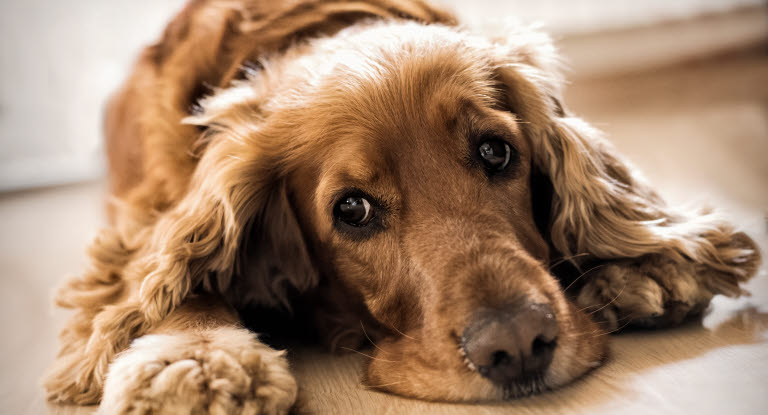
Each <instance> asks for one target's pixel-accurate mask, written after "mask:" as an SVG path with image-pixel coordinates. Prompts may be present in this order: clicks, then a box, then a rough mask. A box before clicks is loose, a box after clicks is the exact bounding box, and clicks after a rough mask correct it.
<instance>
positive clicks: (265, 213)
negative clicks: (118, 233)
mask: <svg viewBox="0 0 768 415" xmlns="http://www.w3.org/2000/svg"><path fill="white" fill-rule="evenodd" d="M241 92H242V91H241ZM237 93H238V92H237V91H235V92H234V94H235V95H236V94H237ZM217 99H227V98H226V95H224V96H223V97H217ZM219 109H220V110H219ZM248 117H250V119H248ZM246 120H247V122H246ZM257 120H258V117H257V116H256V114H253V108H252V107H248V108H245V107H238V106H237V105H235V106H222V107H221V108H217V104H216V102H213V103H211V104H210V105H209V110H208V111H207V112H205V113H203V114H201V115H199V116H197V117H195V118H193V119H191V120H189V121H190V122H194V123H199V124H203V125H205V126H206V127H207V130H206V141H207V144H206V148H205V150H204V152H203V155H202V158H201V159H200V162H199V164H198V166H197V168H196V170H195V173H194V175H193V178H192V181H191V183H190V184H189V192H188V194H187V195H185V197H184V198H183V199H182V200H181V201H180V202H179V203H178V204H177V205H176V206H174V207H173V208H172V209H170V210H169V211H167V212H166V213H164V214H163V216H161V217H160V218H159V220H158V221H157V223H156V224H155V226H154V227H153V228H152V230H151V235H150V236H149V238H150V242H149V243H148V244H147V245H146V247H144V248H142V254H143V256H140V257H139V260H138V261H137V263H136V265H135V266H133V267H132V269H131V271H132V272H133V274H132V275H134V276H135V278H136V279H137V280H139V281H141V291H140V295H139V301H140V307H141V310H142V311H143V313H144V314H145V316H146V318H148V319H149V320H150V321H158V320H160V319H162V318H163V317H164V316H166V315H167V314H168V313H169V312H170V311H172V310H173V309H174V308H175V307H176V306H178V305H179V304H180V303H181V301H182V300H183V299H184V298H185V297H186V296H187V295H188V294H190V293H191V292H192V291H193V290H195V289H202V290H207V291H214V292H220V293H222V294H224V295H225V296H227V297H228V298H230V300H232V301H244V300H248V301H256V302H258V303H260V304H261V305H268V306H278V305H280V304H286V302H287V300H286V295H287V294H286V290H288V289H289V287H291V286H292V287H293V288H295V289H297V290H299V291H303V290H305V289H308V288H309V287H311V286H312V285H314V284H315V282H316V281H317V275H316V271H315V269H314V267H313V265H312V263H311V260H310V258H309V254H308V252H307V249H306V245H305V244H304V241H303V237H302V232H301V230H300V228H299V225H298V222H297V220H296V218H295V216H294V214H293V209H292V208H291V205H290V202H289V197H288V189H286V184H285V172H284V170H285V169H284V168H283V166H284V165H285V160H284V158H286V157H287V155H286V151H285V148H280V147H279V143H281V140H279V139H277V138H275V137H270V138H267V137H265V134H268V133H264V132H263V131H261V130H260V129H259V127H258V126H257V124H256V122H257ZM143 276H146V277H143ZM142 277H143V278H142ZM244 285H246V286H247V287H248V288H247V289H246V288H244ZM233 287H240V288H242V289H241V290H236V289H232V288H233ZM234 291H248V292H247V293H246V295H248V297H247V298H246V297H244V296H243V293H237V292H234Z"/></svg>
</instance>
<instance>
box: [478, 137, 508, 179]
mask: <svg viewBox="0 0 768 415" xmlns="http://www.w3.org/2000/svg"><path fill="white" fill-rule="evenodd" d="M477 151H478V152H479V153H480V158H481V159H483V164H485V168H487V169H488V170H490V171H502V170H504V169H505V168H507V165H509V160H510V159H511V158H512V148H511V147H510V146H509V144H507V143H506V142H504V141H501V140H489V141H485V142H483V143H482V144H480V146H479V147H478V148H477Z"/></svg>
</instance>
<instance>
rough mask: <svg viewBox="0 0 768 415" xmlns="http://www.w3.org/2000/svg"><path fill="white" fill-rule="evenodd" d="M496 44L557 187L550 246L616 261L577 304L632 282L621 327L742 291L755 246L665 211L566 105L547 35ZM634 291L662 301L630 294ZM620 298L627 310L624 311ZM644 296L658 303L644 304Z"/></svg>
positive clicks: (700, 215) (718, 225) (707, 217)
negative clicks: (678, 306)
mask: <svg viewBox="0 0 768 415" xmlns="http://www.w3.org/2000/svg"><path fill="white" fill-rule="evenodd" d="M498 45H499V49H500V50H499V53H501V54H502V56H503V58H500V62H501V63H500V64H499V65H498V69H497V74H498V78H499V81H500V82H501V84H502V89H503V90H504V92H505V93H506V94H505V95H506V99H507V102H506V103H505V104H506V105H508V106H509V108H510V110H511V111H513V112H515V113H516V114H517V115H518V116H519V117H520V118H521V119H522V121H525V122H528V124H522V126H523V128H524V130H526V132H527V133H528V135H529V136H530V137H531V139H532V143H533V149H534V164H535V165H536V167H537V168H538V169H539V170H541V171H542V172H544V173H545V174H546V175H547V176H548V177H549V179H550V181H551V183H552V186H553V190H554V195H553V200H552V213H551V215H552V216H551V218H550V222H549V223H550V230H549V237H550V239H551V243H552V245H553V246H554V247H555V248H556V249H557V250H558V251H559V252H560V254H562V255H563V256H565V257H566V258H573V261H574V262H575V263H578V262H580V261H581V259H582V258H583V257H588V258H591V259H593V260H594V259H597V260H602V261H603V263H604V264H610V263H611V261H616V262H615V263H614V265H613V266H612V267H606V268H605V269H604V270H602V271H599V272H596V273H595V274H597V275H600V274H602V275H603V276H605V275H608V274H610V278H608V279H610V281H603V282H602V283H604V284H603V285H606V286H612V288H611V289H609V290H608V291H610V294H609V295H606V294H605V293H604V292H602V291H601V289H599V288H597V287H595V286H594V284H593V285H590V284H589V283H587V284H586V285H587V286H585V287H584V289H583V290H582V292H581V293H580V295H579V299H578V300H579V302H581V303H582V305H583V306H585V307H588V306H595V307H596V308H597V307H601V306H603V305H604V304H605V303H606V302H607V300H610V299H614V300H615V299H616V297H619V296H620V295H622V294H621V293H620V292H618V291H619V289H622V287H624V286H627V287H630V290H629V291H628V292H627V293H626V294H624V295H623V296H622V297H620V298H619V301H617V303H618V305H617V307H618V308H619V310H612V311H611V312H612V313H614V314H613V315H611V316H607V317H608V319H609V320H610V319H612V320H614V321H613V322H614V323H615V320H616V319H617V318H621V317H627V318H629V317H628V316H629V315H630V313H634V315H635V316H639V317H632V318H633V319H637V320H638V321H641V322H643V323H648V321H647V320H644V319H643V318H642V317H645V316H646V315H649V316H652V317H658V316H661V315H664V314H665V313H666V312H667V311H668V310H667V306H668V304H669V303H670V302H681V303H684V304H686V307H687V309H686V312H688V311H700V310H701V308H703V307H704V306H706V304H708V302H709V300H710V299H711V297H712V296H713V295H715V294H725V295H729V296H737V295H739V294H741V293H742V290H741V288H739V283H742V282H744V281H746V280H748V279H749V278H750V277H752V276H753V275H754V274H755V273H756V271H757V268H758V266H759V263H760V255H759V251H758V248H757V246H756V245H755V243H754V242H753V241H752V240H751V239H750V238H749V237H747V236H746V235H745V234H744V233H741V232H737V231H735V230H734V228H733V226H731V225H730V224H729V223H728V222H726V221H724V220H722V219H721V218H720V217H719V216H718V215H717V214H715V213H712V212H711V211H710V210H708V209H700V210H698V211H683V210H680V209H674V208H670V207H668V206H667V205H666V204H665V202H664V201H663V200H662V199H661V198H660V197H659V196H658V195H657V194H656V193H655V192H654V191H653V190H652V189H651V187H649V185H648V184H646V183H645V181H644V180H643V178H642V177H641V176H640V174H639V173H638V172H637V170H636V169H634V168H633V167H631V166H630V165H629V164H628V163H627V162H626V161H624V160H623V159H622V158H621V157H620V156H619V155H618V154H617V153H616V151H615V150H614V149H613V147H612V146H611V145H610V143H608V142H607V141H606V140H605V139H604V138H603V137H602V135H601V133H600V132H599V131H597V130H596V129H595V128H592V127H591V126H590V125H589V124H588V123H586V122H585V121H583V120H582V119H580V118H578V117H575V116H573V115H572V114H569V113H567V112H566V111H563V109H562V106H561V104H560V102H561V98H560V97H561V94H560V90H561V88H562V78H561V76H560V75H559V71H558V64H557V59H556V56H555V50H554V48H553V47H552V44H551V42H550V41H549V40H548V39H547V38H546V36H545V35H542V34H540V33H537V32H533V34H532V35H530V36H524V35H521V34H520V33H512V35H511V36H510V37H509V38H508V39H507V40H506V41H501V42H500V43H499V44H498ZM604 260H609V261H608V262H605V261H604ZM617 267H618V268H617ZM592 279H593V280H598V279H599V277H597V276H596V277H595V278H592ZM646 280H647V281H646ZM633 284H634V285H633ZM598 285H599V284H598ZM632 288H635V289H637V291H638V292H639V291H643V290H647V291H648V290H649V291H653V292H655V293H659V295H658V296H657V297H659V298H654V299H649V298H630V297H631V296H632V295H633V294H634V293H633V292H631V291H632ZM603 291H605V290H603ZM637 296H638V297H649V296H651V295H650V294H637ZM622 301H624V302H625V303H626V308H627V309H628V310H621V307H622ZM643 301H646V302H648V301H650V302H652V304H640V305H638V303H641V302H643ZM638 308H642V310H637V309H638ZM678 314H679V313H678ZM684 314H685V313H684ZM670 318H671V320H675V321H676V320H678V319H679V318H681V317H680V316H679V315H676V316H674V317H670ZM672 322H674V321H672ZM649 324H653V323H649Z"/></svg>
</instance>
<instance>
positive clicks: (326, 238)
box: [209, 24, 604, 400]
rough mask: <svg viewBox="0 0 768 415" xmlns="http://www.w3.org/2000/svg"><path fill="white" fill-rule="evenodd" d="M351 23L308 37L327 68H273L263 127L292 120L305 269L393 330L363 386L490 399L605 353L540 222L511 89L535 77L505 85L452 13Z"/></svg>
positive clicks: (540, 384)
mask: <svg viewBox="0 0 768 415" xmlns="http://www.w3.org/2000/svg"><path fill="white" fill-rule="evenodd" d="M393 29H396V30H393ZM393 33H397V36H395V37H394V38H392V36H393ZM345 35H346V34H345V33H342V34H341V35H339V36H338V37H340V38H342V39H344V40H343V41H335V40H331V41H328V43H327V44H323V43H320V44H319V45H315V52H314V53H319V54H320V55H321V57H320V58H318V57H316V56H312V57H310V58H306V59H307V62H308V65H309V64H317V65H318V67H314V68H312V69H311V70H310V71H308V72H301V73H300V74H298V75H297V76H296V78H295V79H292V75H293V74H292V73H282V74H281V76H280V78H281V79H282V82H286V83H287V84H289V85H290V84H293V86H292V88H291V90H290V92H289V93H288V95H292V96H293V98H292V99H291V100H290V104H287V103H286V101H284V99H283V98H275V99H273V100H271V101H268V103H267V104H265V105H264V106H265V107H267V108H268V109H267V110H266V112H267V113H268V114H269V115H267V116H266V117H265V119H266V121H265V123H264V125H261V126H259V127H258V128H259V129H260V130H261V134H264V135H266V136H270V137H278V136H279V137H282V138H285V135H286V131H282V132H278V130H280V129H281V128H285V127H286V125H290V126H293V129H292V130H291V131H290V132H288V133H287V134H290V135H291V136H292V137H290V139H291V140H293V141H289V142H285V143H283V144H282V145H283V146H285V147H284V150H285V153H286V154H287V153H294V154H299V155H298V156H293V158H288V159H289V160H287V161H285V160H283V161H281V162H282V163H283V164H284V167H283V169H284V171H285V182H286V183H287V190H286V192H287V194H288V195H289V197H288V199H289V200H290V206H289V207H288V208H289V209H291V210H292V211H293V212H294V213H295V214H296V218H297V220H298V223H299V224H300V229H301V234H302V235H303V239H304V241H305V243H306V244H307V245H308V247H307V249H308V251H309V252H311V257H312V258H313V266H314V267H316V268H319V269H320V270H321V272H322V273H323V274H324V275H326V276H328V277H330V278H334V279H336V280H338V281H340V282H341V284H342V285H343V286H344V287H345V289H346V290H348V291H351V292H353V294H354V295H355V297H359V298H362V299H363V302H364V304H365V306H366V308H367V310H368V311H369V312H370V314H371V315H372V316H373V318H374V319H375V320H377V321H378V322H379V323H380V324H382V325H383V326H384V327H385V328H388V329H389V331H390V332H391V333H393V335H392V336H389V337H386V338H382V339H377V340H376V348H375V349H374V351H373V352H374V356H373V359H372V360H371V362H370V365H369V366H368V369H367V376H366V378H367V384H369V385H370V386H373V387H379V388H382V389H385V390H389V391H394V392H396V393H399V394H403V395H409V396H416V397H420V398H425V399H443V400H477V399H492V398H500V397H512V396H519V395H526V394H530V393H534V392H537V391H540V390H542V389H545V388H547V387H554V386H557V385H561V384H563V383H566V382H568V381H570V380H572V379H574V378H575V377H577V376H579V375H580V374H583V373H584V372H585V371H587V370H588V369H589V368H591V367H594V366H595V365H597V363H598V362H599V361H600V359H601V356H602V354H603V347H604V344H603V341H602V337H600V336H595V334H597V329H596V327H595V326H594V324H593V323H592V322H591V321H590V320H589V319H588V318H586V317H585V316H584V315H582V314H580V313H579V312H578V311H577V310H576V309H575V308H573V307H572V306H571V305H569V302H568V301H567V300H566V298H565V296H564V293H563V292H562V289H561V287H560V285H559V284H558V282H557V281H556V280H555V278H554V277H553V276H552V275H551V274H550V272H549V271H548V266H547V264H548V262H549V255H550V253H549V248H548V243H547V241H545V238H544V236H543V235H542V231H541V230H540V229H538V228H537V224H536V221H535V219H534V206H533V202H532V200H533V193H534V192H537V191H541V190H542V189H536V188H532V184H531V183H532V172H533V169H534V161H533V159H534V157H533V156H534V154H533V153H534V151H535V145H534V143H533V142H532V140H534V139H535V138H536V137H534V136H533V134H532V131H534V130H533V128H531V125H532V123H535V122H537V120H535V119H530V117H528V115H529V114H527V113H526V111H527V110H526V107H525V105H529V106H530V105H534V104H530V103H525V104H524V105H520V106H519V108H516V102H518V101H520V98H519V96H518V95H517V91H516V90H515V88H521V89H524V88H526V87H528V88H530V86H526V85H522V84H521V85H508V84H505V83H504V79H503V77H504V75H501V74H499V72H498V71H499V70H501V69H500V66H501V65H500V64H499V63H494V62H493V59H494V58H496V57H495V56H491V50H490V49H488V45H484V46H485V49H482V48H480V47H479V46H478V47H476V46H473V45H468V44H464V43H463V42H465V41H467V40H468V39H467V38H465V37H463V35H461V34H459V33H457V32H455V31H453V30H449V29H446V28H429V27H424V26H420V25H415V24H407V25H402V26H401V27H397V28H392V27H389V26H383V27H374V28H371V29H367V30H363V31H362V32H358V33H350V34H348V35H349V37H350V38H349V39H347V38H345ZM388 37H389V38H388ZM470 40H471V39H470ZM474 41H477V40H474ZM349 44H352V45H366V46H365V48H363V49H355V48H352V49H350V50H346V49H344V48H345V47H346V46H347V45H349ZM324 50H325V51H333V52H328V54H327V55H323V51H324ZM340 50H341V51H340ZM321 61H322V63H320V62H321ZM329 62H330V63H329ZM268 69H269V67H268ZM279 70H280V68H279V67H278V68H277V69H276V71H279ZM507 76H508V75H507ZM286 79H287V81H286ZM246 87H247V86H246ZM234 95H237V94H234ZM297 97H298V98H297ZM546 100H547V102H546V105H549V104H550V103H551V102H550V101H549V100H550V98H546ZM215 106H216V105H215V100H214V101H213V102H212V103H209V107H215ZM276 157H281V156H279V155H278V156H276ZM538 209H539V210H542V209H543V212H541V211H539V212H538V213H539V214H542V213H543V214H544V216H546V215H548V214H549V210H550V206H544V207H541V206H539V207H538ZM300 239H302V238H300ZM289 260H290V259H289Z"/></svg>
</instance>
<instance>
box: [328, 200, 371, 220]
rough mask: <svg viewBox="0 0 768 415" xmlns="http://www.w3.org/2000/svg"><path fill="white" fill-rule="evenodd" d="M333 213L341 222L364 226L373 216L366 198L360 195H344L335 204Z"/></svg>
mask: <svg viewBox="0 0 768 415" xmlns="http://www.w3.org/2000/svg"><path fill="white" fill-rule="evenodd" d="M334 214H335V216H336V217H337V218H339V220H341V221H342V222H344V223H346V224H348V225H352V226H365V225H367V224H368V222H370V221H371V218H372V217H373V209H372V208H371V203H370V202H369V201H368V199H366V198H364V197H361V196H346V197H343V198H341V200H340V201H339V202H338V203H337V204H336V207H335V208H334Z"/></svg>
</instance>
